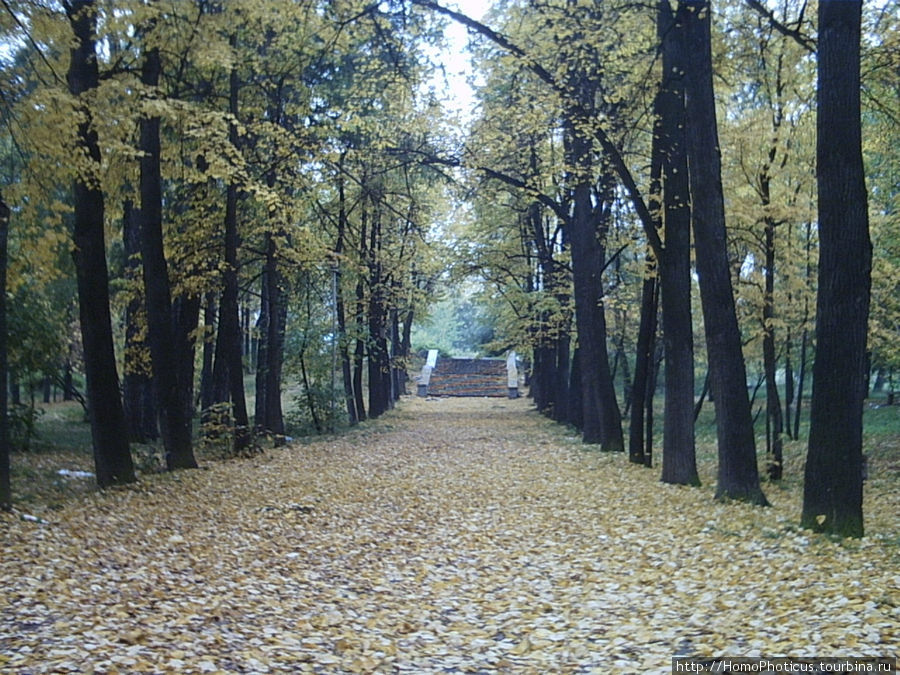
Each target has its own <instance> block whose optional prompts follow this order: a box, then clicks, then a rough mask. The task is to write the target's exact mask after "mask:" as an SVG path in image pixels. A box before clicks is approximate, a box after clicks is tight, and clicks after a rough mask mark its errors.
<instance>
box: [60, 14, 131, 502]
mask: <svg viewBox="0 0 900 675" xmlns="http://www.w3.org/2000/svg"><path fill="white" fill-rule="evenodd" d="M64 7H65V11H66V15H67V16H68V19H69V23H70V25H71V28H72V32H73V33H74V36H75V42H74V46H73V47H72V49H71V59H70V62H69V71H68V84H69V92H70V93H71V94H72V95H73V96H75V97H76V98H77V99H80V97H81V96H82V94H85V93H87V92H89V91H91V90H92V89H96V87H97V85H98V83H99V70H98V66H97V54H96V45H95V42H94V35H95V33H96V7H95V5H94V2H93V0H70V1H69V2H65V3H64ZM77 144H78V147H79V150H80V151H81V152H83V153H84V157H85V158H86V159H87V160H88V166H89V167H90V168H89V169H86V171H88V172H90V173H94V172H96V171H99V166H100V161H101V157H100V147H99V144H98V140H97V132H96V130H95V129H94V126H93V124H92V122H91V114H90V110H89V109H88V108H87V106H86V105H81V121H80V122H79V124H78V136H77ZM73 205H74V211H75V217H74V221H75V226H74V231H73V243H74V246H75V249H74V251H73V254H72V255H73V258H74V260H75V272H76V277H77V283H78V299H79V315H80V318H81V338H82V344H83V347H84V365H85V376H86V378H87V391H88V401H89V402H90V403H89V413H90V421H91V438H92V441H93V446H94V464H95V468H96V475H97V483H98V484H99V485H100V487H108V486H110V485H115V484H119V483H131V482H134V480H135V473H134V464H133V463H132V459H131V451H130V448H129V447H128V427H127V425H126V423H125V413H124V411H123V409H122V398H121V395H120V393H119V376H118V372H117V370H116V358H115V352H114V349H113V335H112V322H111V318H110V311H109V272H108V268H107V266H106V241H105V236H104V229H103V228H104V199H103V192H102V191H101V190H100V188H99V186H98V182H97V176H96V175H79V176H78V177H77V178H76V179H75V182H74V186H73Z"/></svg>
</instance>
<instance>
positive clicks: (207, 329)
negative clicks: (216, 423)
mask: <svg viewBox="0 0 900 675" xmlns="http://www.w3.org/2000/svg"><path fill="white" fill-rule="evenodd" d="M215 324H216V294H215V293H213V292H212V291H210V292H209V293H207V294H206V304H205V305H204V307H203V364H202V366H201V368H200V410H201V411H206V410H209V408H210V407H211V406H212V405H213V404H214V403H215V402H216V397H215V385H214V374H213V363H214V361H213V359H214V356H215V351H216V347H215V340H214V339H213V337H214V335H215V334H216V331H215Z"/></svg>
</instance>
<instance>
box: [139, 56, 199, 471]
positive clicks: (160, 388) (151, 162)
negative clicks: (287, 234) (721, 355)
mask: <svg viewBox="0 0 900 675" xmlns="http://www.w3.org/2000/svg"><path fill="white" fill-rule="evenodd" d="M161 71H162V60H161V57H160V51H159V47H157V46H152V47H149V48H148V47H145V50H144V58H143V63H142V66H141V83H142V84H143V85H144V87H145V88H146V90H145V92H144V94H145V96H146V98H147V101H148V102H149V103H151V104H152V102H153V100H154V99H155V97H156V95H157V87H158V86H159V77H160V73H161ZM140 150H141V159H140V194H141V211H140V220H141V228H140V230H141V243H142V246H141V262H142V263H143V276H144V296H145V298H146V302H147V331H148V334H149V343H150V356H151V359H152V362H153V371H152V372H153V387H154V390H155V392H156V399H157V402H158V412H159V420H160V430H161V435H162V440H163V445H164V447H165V454H166V467H167V468H168V469H169V470H173V469H195V468H197V460H196V459H194V451H193V448H192V445H191V417H190V414H189V413H190V411H189V410H188V409H187V408H186V407H185V406H184V404H183V396H182V391H183V389H184V385H183V384H181V382H180V380H181V379H182V378H184V377H186V376H187V375H189V374H191V375H192V374H193V373H192V372H191V373H184V372H182V369H181V368H177V367H175V368H173V367H172V365H173V364H177V363H179V359H178V351H177V350H178V344H179V343H178V341H177V339H176V322H175V318H174V316H173V308H172V291H171V286H170V283H169V269H168V264H167V262H166V256H165V250H164V248H163V230H162V227H163V223H162V220H163V211H162V205H163V204H162V202H163V188H162V169H161V152H162V151H161V146H160V118H159V116H158V115H154V114H152V113H150V112H147V113H145V114H144V115H143V116H142V117H141V120H140Z"/></svg>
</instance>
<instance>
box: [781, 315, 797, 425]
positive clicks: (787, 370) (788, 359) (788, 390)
mask: <svg viewBox="0 0 900 675" xmlns="http://www.w3.org/2000/svg"><path fill="white" fill-rule="evenodd" d="M793 349H794V341H793V339H792V337H791V329H790V327H788V329H787V335H786V336H785V340H784V417H783V418H782V419H783V420H784V432H785V434H787V437H788V438H790V439H793V438H794V436H793V434H792V433H791V410H792V409H793V407H794V387H795V383H794V360H793V358H792V354H791V352H792V351H793Z"/></svg>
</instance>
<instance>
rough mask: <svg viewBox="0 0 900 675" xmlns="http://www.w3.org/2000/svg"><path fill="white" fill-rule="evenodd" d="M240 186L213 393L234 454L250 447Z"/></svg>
mask: <svg viewBox="0 0 900 675" xmlns="http://www.w3.org/2000/svg"><path fill="white" fill-rule="evenodd" d="M239 88H240V87H239V80H238V74H237V71H236V70H235V69H232V70H231V76H230V87H229V89H230V94H229V110H230V112H231V114H232V115H233V116H234V117H235V118H237V115H238V91H239ZM229 140H230V141H231V143H232V145H234V147H235V148H237V147H238V132H237V128H236V126H235V125H234V124H231V125H230V130H229ZM237 206H238V186H237V185H236V184H235V183H233V182H232V183H229V184H228V187H227V188H226V193H225V237H224V240H225V241H224V244H225V252H224V259H225V269H224V272H223V286H222V297H221V300H220V302H219V331H218V336H217V339H216V353H215V363H214V367H213V380H214V384H213V390H214V392H215V399H216V402H217V403H224V402H226V401H228V400H230V401H231V418H232V424H233V426H234V452H235V453H241V452H244V451H246V450H247V449H248V448H249V447H250V443H251V434H250V421H249V418H248V416H247V400H246V398H245V394H244V367H243V357H242V340H241V322H240V316H239V313H238V312H239V308H238V290H239V289H238V259H237V251H238V239H239V237H238V219H237Z"/></svg>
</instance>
